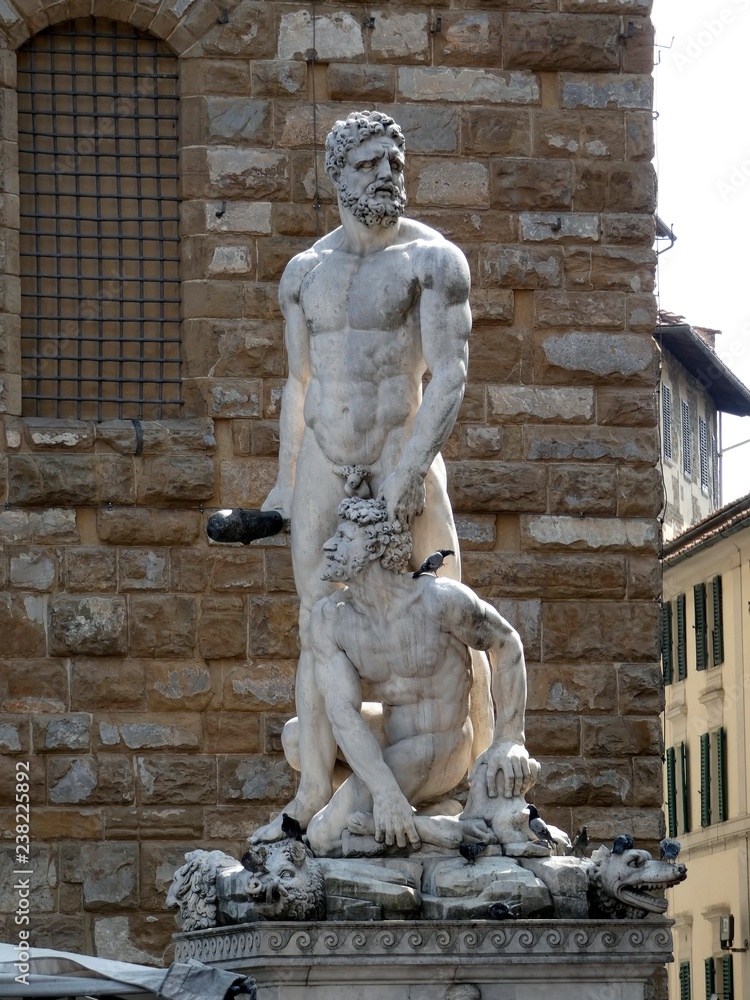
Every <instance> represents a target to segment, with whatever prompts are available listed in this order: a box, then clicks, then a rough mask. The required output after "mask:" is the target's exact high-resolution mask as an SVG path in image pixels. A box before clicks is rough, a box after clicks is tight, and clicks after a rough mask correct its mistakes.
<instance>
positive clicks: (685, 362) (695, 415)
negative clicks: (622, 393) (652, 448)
mask: <svg viewBox="0 0 750 1000" xmlns="http://www.w3.org/2000/svg"><path fill="white" fill-rule="evenodd" d="M719 332H720V331H718V330H708V329H705V328H703V327H697V326H691V325H690V324H689V323H686V322H685V320H684V319H683V318H682V317H681V316H675V315H674V314H672V313H667V312H664V311H661V312H660V313H659V325H658V326H657V327H656V330H655V331H654V339H655V340H656V342H657V343H658V344H659V347H660V349H661V379H660V386H659V432H660V438H661V465H662V475H663V477H664V494H665V510H664V538H665V539H667V540H671V539H673V538H675V537H676V536H678V535H679V534H680V533H681V532H683V531H685V530H686V529H687V528H689V527H690V526H691V525H692V524H695V523H696V522H698V521H700V520H702V519H703V518H705V517H708V515H709V514H711V513H712V512H713V511H715V510H717V509H718V508H719V507H720V506H721V502H722V498H721V457H720V456H721V450H722V445H721V414H722V413H731V414H733V415H736V416H740V417H746V416H750V390H748V388H747V386H745V385H743V383H742V382H740V380H739V379H738V378H737V376H736V375H735V374H734V373H733V372H732V371H730V369H729V368H727V366H726V365H725V364H724V362H723V361H722V360H721V359H720V358H719V356H718V355H717V354H716V352H715V350H714V348H715V341H716V335H717V334H718V333H719Z"/></svg>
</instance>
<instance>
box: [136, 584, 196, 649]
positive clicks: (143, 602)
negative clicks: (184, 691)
mask: <svg viewBox="0 0 750 1000" xmlns="http://www.w3.org/2000/svg"><path fill="white" fill-rule="evenodd" d="M195 620H196V616H195V600H194V599H193V598H192V597H183V596H178V595H174V594H149V595H146V594H138V595H136V594H134V595H133V596H132V597H130V653H131V655H134V656H158V657H169V656H190V655H191V654H192V652H193V647H194V646H195Z"/></svg>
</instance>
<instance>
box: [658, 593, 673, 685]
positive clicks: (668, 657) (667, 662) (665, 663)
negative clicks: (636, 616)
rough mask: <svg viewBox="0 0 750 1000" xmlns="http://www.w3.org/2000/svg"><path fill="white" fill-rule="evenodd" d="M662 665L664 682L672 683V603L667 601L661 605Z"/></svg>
mask: <svg viewBox="0 0 750 1000" xmlns="http://www.w3.org/2000/svg"><path fill="white" fill-rule="evenodd" d="M661 666H662V671H663V673H664V683H665V684H671V683H672V671H673V665H672V605H671V604H670V603H669V601H665V602H664V603H663V604H662V606H661Z"/></svg>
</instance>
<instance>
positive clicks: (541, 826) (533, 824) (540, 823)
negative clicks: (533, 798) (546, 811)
mask: <svg viewBox="0 0 750 1000" xmlns="http://www.w3.org/2000/svg"><path fill="white" fill-rule="evenodd" d="M529 829H530V830H531V832H532V833H533V834H534V839H535V840H536V841H545V842H546V843H547V844H548V845H549V846H550V847H551V848H552V850H553V851H554V850H555V846H556V845H555V838H554V837H553V836H552V834H551V833H550V832H549V828H548V826H547V824H546V823H545V822H544V820H543V819H542V817H541V816H540V815H539V811H538V809H537V807H536V806H535V805H534V804H533V803H531V802H529Z"/></svg>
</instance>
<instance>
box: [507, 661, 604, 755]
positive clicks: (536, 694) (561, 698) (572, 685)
mask: <svg viewBox="0 0 750 1000" xmlns="http://www.w3.org/2000/svg"><path fill="white" fill-rule="evenodd" d="M616 705H617V691H616V686H615V684H614V683H613V675H612V667H611V666H609V665H597V664H585V663H576V664H574V665H569V664H560V663H556V664H555V665H554V667H547V666H544V665H543V664H540V663H534V664H532V665H531V666H530V667H529V668H528V702H527V706H528V711H529V712H570V713H573V714H576V715H582V714H585V713H587V712H592V711H596V712H601V713H603V712H612V711H614V709H615V707H616ZM545 753H546V750H545Z"/></svg>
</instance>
